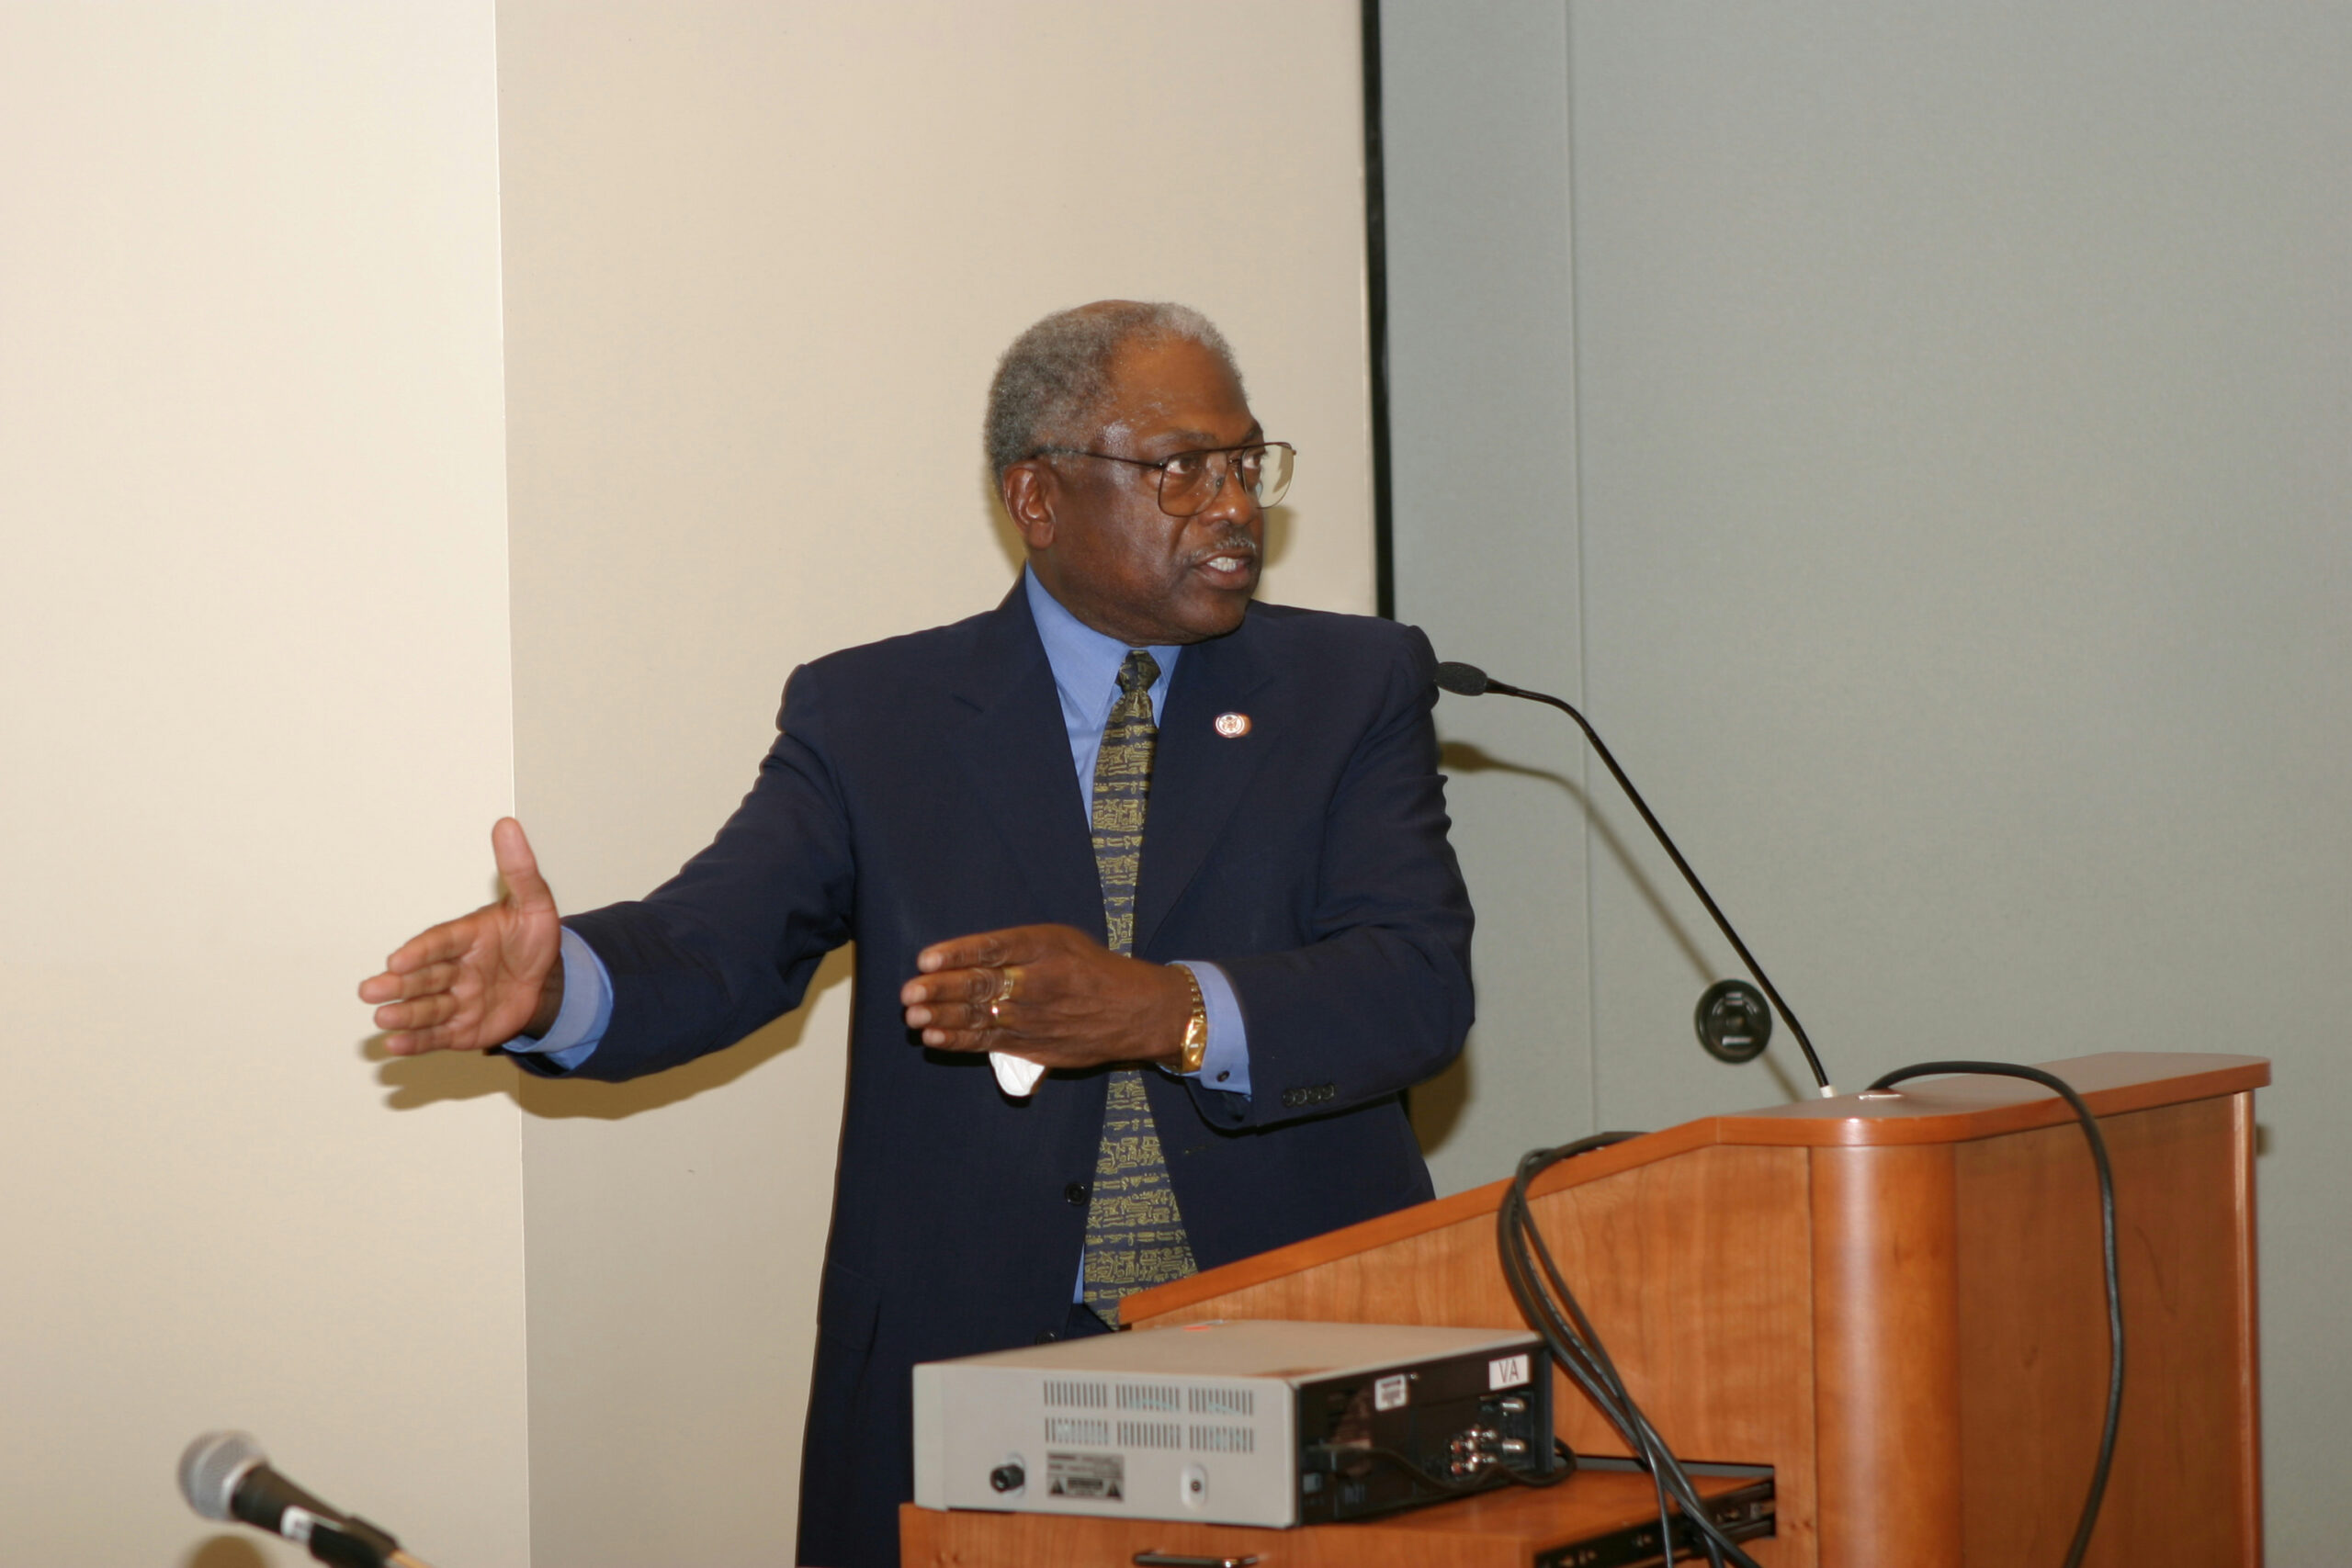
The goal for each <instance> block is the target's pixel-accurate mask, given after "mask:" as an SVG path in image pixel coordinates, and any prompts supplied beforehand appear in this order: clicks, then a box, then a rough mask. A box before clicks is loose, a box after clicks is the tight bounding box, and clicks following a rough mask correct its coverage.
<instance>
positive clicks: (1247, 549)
mask: <svg viewBox="0 0 2352 1568" xmlns="http://www.w3.org/2000/svg"><path fill="white" fill-rule="evenodd" d="M1257 554H1258V541H1257V540H1255V539H1253V538H1251V537H1250V536H1249V535H1248V534H1246V533H1243V532H1242V531H1241V530H1240V529H1238V528H1234V529H1230V530H1228V531H1227V532H1226V533H1225V534H1224V535H1223V536H1221V537H1219V538H1218V540H1217V541H1216V543H1215V544H1213V545H1208V546H1204V547H1202V548H1200V549H1197V550H1194V551H1193V565H1195V566H1197V565H1199V564H1200V563H1201V562H1203V561H1204V560H1208V559H1211V558H1215V557H1217V556H1249V557H1251V558H1255V557H1256V556H1257Z"/></svg>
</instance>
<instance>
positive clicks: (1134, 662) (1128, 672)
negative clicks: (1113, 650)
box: [1119, 648, 1159, 697]
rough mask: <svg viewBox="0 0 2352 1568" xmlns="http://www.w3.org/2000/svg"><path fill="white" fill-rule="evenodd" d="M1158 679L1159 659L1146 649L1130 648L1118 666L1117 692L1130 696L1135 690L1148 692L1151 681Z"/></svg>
mask: <svg viewBox="0 0 2352 1568" xmlns="http://www.w3.org/2000/svg"><path fill="white" fill-rule="evenodd" d="M1157 680H1159V660H1156V659H1154V658H1152V656H1151V652H1150V650H1149V649H1141V648H1131V649H1127V657H1126V659H1125V660H1124V661H1123V662H1122V663H1121V664H1120V666H1119V694H1120V695H1121V696H1126V697H1132V696H1134V695H1135V694H1136V693H1137V692H1148V691H1149V690H1151V683H1152V682H1154V681H1157Z"/></svg>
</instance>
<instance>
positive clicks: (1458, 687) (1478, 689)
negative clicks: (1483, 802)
mask: <svg viewBox="0 0 2352 1568" xmlns="http://www.w3.org/2000/svg"><path fill="white" fill-rule="evenodd" d="M1437 683H1438V685H1439V686H1440V687H1441V688H1442V689H1443V690H1445V691H1449V692H1455V693H1459V694H1462V695H1464V696H1480V695H1483V694H1486V693H1488V692H1495V693H1498V694H1501V695H1503V696H1506V697H1518V698H1520V699H1521V700H1522V701H1525V702H1531V703H1542V704H1544V705H1545V706H1547V707H1555V708H1558V709H1559V710H1560V711H1561V712H1562V713H1564V714H1566V715H1567V716H1569V717H1570V718H1572V719H1574V720H1576V723H1577V728H1578V729H1581V730H1583V731H1584V738H1585V739H1587V740H1589V741H1591V742H1592V749H1593V750H1595V751H1597V752H1599V753H1600V760H1601V761H1602V762H1603V763H1605V764H1607V766H1608V769H1609V773H1610V776H1611V778H1614V779H1615V780H1616V781H1617V787H1618V788H1620V789H1622V790H1623V791H1624V792H1625V798H1626V799H1628V800H1630V801H1632V802H1633V803H1634V810H1636V811H1638V812H1640V813H1641V814H1642V820H1643V821H1645V822H1646V823H1648V824H1649V829H1650V832H1651V833H1652V834H1653V835H1654V836H1656V838H1657V841H1658V843H1659V845H1660V846H1661V847H1662V848H1664V849H1665V851H1666V852H1667V855H1668V858H1669V859H1671V860H1672V861H1673V862H1674V869H1675V870H1677V871H1679V872H1680V873H1681V874H1682V880H1683V881H1685V882H1687V883H1689V884H1690V885H1691V892H1693V893H1696V894H1697V895H1698V896H1699V902H1700V903H1702V904H1704V905H1705V906H1706V907H1707V913H1708V914H1709V915H1711V916H1713V919H1714V922H1715V929H1716V930H1717V931H1721V932H1723V933H1724V941H1726V942H1730V943H1731V945H1732V949H1733V951H1734V952H1736V953H1738V954H1739V961H1740V962H1741V963H1742V964H1747V972H1748V973H1749V974H1750V975H1753V976H1756V983H1757V984H1758V986H1761V987H1764V994H1765V995H1766V996H1768V997H1770V998H1772V1005H1773V1006H1774V1007H1776V1008H1778V1009H1780V1010H1781V1017H1782V1018H1785V1019H1787V1020H1788V1021H1789V1032H1790V1033H1792V1034H1793V1035H1795V1036H1796V1037H1797V1046H1798V1049H1800V1050H1802V1051H1803V1052H1804V1065H1805V1066H1808V1067H1810V1068H1812V1069H1813V1081H1814V1082H1815V1083H1816V1084H1819V1085H1820V1086H1821V1096H1822V1098H1823V1099H1824V1100H1827V1099H1829V1098H1831V1097H1832V1096H1834V1095H1835V1094H1836V1093H1837V1092H1838V1091H1837V1090H1836V1089H1832V1088H1831V1087H1830V1084H1829V1075H1828V1074H1827V1073H1826V1072H1825V1071H1823V1070H1822V1066H1821V1058H1820V1057H1819V1056H1818V1055H1815V1053H1814V1049H1813V1037H1812V1036H1811V1035H1809V1034H1807V1033H1806V1032H1804V1024H1802V1023H1800V1022H1798V1021H1797V1015H1796V1014H1795V1013H1793V1012H1791V1011H1790V1010H1789V1004H1788V1001H1787V1000H1786V998H1783V997H1782V996H1781V989H1780V987H1778V986H1775V985H1773V984H1772V977H1771V976H1769V975H1767V974H1765V973H1764V965H1762V964H1758V962H1756V954H1754V953H1750V952H1748V951H1747V943H1746V942H1742V941H1740V940H1739V933H1738V932H1737V931H1734V930H1732V929H1731V920H1730V919H1729V918H1728V917H1726V916H1725V915H1724V912H1723V908H1722V907H1721V906H1720V905H1718V904H1717V903H1716V902H1715V898H1714V895H1713V894H1712V893H1709V892H1708V891H1707V886H1706V884H1704V883H1702V882H1701V881H1700V880H1699V874H1698V873H1697V872H1695V871H1693V870H1691V863H1690V862H1689V861H1687V860H1684V859H1683V858H1682V852H1681V851H1680V850H1679V849H1677V848H1676V847H1675V843H1674V837H1673V835H1672V834H1670V833H1668V831H1667V830H1666V824H1665V823H1663V822H1661V821H1659V820H1658V819H1657V812H1655V811H1652V810H1651V809H1650V803H1649V802H1648V801H1646V800H1644V799H1643V798H1642V792H1641V791H1640V790H1637V789H1635V788H1634V781H1633V780H1632V779H1630V778H1628V777H1626V776H1625V770H1624V769H1623V768H1622V767H1619V766H1618V765H1617V756H1616V753H1615V752H1613V751H1611V750H1609V743H1608V742H1607V741H1605V740H1603V739H1601V738H1600V731H1599V730H1597V729H1595V728H1593V727H1592V721H1591V720H1590V719H1589V718H1587V717H1585V716H1584V715H1582V714H1581V713H1578V712H1577V710H1576V708H1575V707H1573V706H1572V705H1569V704H1568V703H1566V702H1565V701H1563V700H1561V699H1560V698H1558V697H1555V696H1554V695H1552V694H1550V693H1549V692H1533V691H1530V690H1528V689H1527V688H1526V687H1524V686H1513V685H1510V684H1509V683H1508V682H1502V681H1498V680H1496V679H1495V678H1494V677H1493V676H1491V675H1489V674H1487V672H1486V671H1484V670H1481V669H1479V668H1478V667H1477V666H1476V665H1475V664H1457V663H1454V662H1453V661H1451V660H1449V661H1447V662H1445V663H1442V664H1440V665H1439V666H1438V667H1437Z"/></svg>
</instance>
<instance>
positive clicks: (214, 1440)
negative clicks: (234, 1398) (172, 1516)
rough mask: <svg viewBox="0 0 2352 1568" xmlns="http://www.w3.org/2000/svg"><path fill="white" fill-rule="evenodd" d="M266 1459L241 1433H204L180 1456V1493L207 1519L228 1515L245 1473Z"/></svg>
mask: <svg viewBox="0 0 2352 1568" xmlns="http://www.w3.org/2000/svg"><path fill="white" fill-rule="evenodd" d="M268 1462H269V1456H268V1455H267V1454H266V1453H264V1452H262V1451H261V1444H259V1443H258V1442H255V1441H254V1438H252V1437H251V1436H250V1435H249V1434H247V1433H244V1432H207V1433H205V1434H204V1436H202V1437H200V1438H197V1439H196V1441H194V1442H192V1443H190V1444H188V1446H187V1450H185V1451H184V1452H182V1453H181V1455H180V1495H181V1496H183V1497H186V1498H187V1506H189V1507H191V1508H194V1509H195V1510H196V1511H197V1512H198V1513H199V1514H201V1515H203V1516H204V1517H206V1518H208V1519H225V1518H227V1517H229V1499H230V1498H232V1496H234V1495H236V1491H237V1483H238V1482H240V1481H242V1480H243V1479H244V1475H245V1472H247V1471H249V1470H251V1469H253V1468H254V1466H255V1465H257V1464H266V1463H268Z"/></svg>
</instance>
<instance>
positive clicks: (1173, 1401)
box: [1119, 1382, 1183, 1414]
mask: <svg viewBox="0 0 2352 1568" xmlns="http://www.w3.org/2000/svg"><path fill="white" fill-rule="evenodd" d="M1177 1400H1178V1394H1177V1393H1176V1391H1175V1390H1174V1389H1172V1388H1164V1387H1161V1386H1159V1385H1158V1384H1154V1383H1134V1382H1123V1383H1121V1384H1120V1385H1119V1408H1120V1409H1122V1410H1165V1411H1168V1412H1170V1414H1173V1413H1174V1412H1176V1411H1179V1410H1182V1408H1183V1406H1182V1404H1178V1403H1177Z"/></svg>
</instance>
